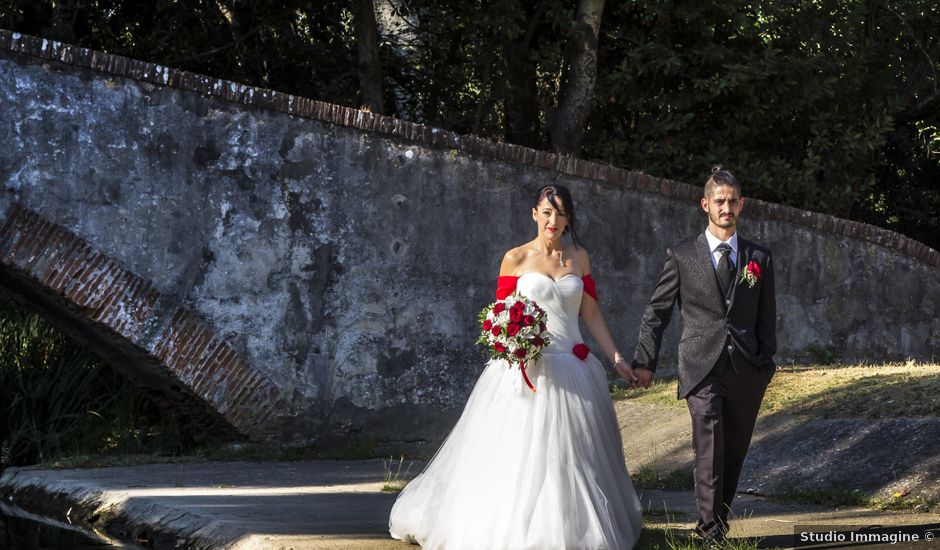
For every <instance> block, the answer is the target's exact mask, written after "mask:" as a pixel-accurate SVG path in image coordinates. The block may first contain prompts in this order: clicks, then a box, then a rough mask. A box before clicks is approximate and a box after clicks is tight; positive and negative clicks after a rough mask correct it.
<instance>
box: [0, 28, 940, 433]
mask: <svg viewBox="0 0 940 550" xmlns="http://www.w3.org/2000/svg"><path fill="white" fill-rule="evenodd" d="M0 113H2V120H0V142H2V143H3V144H4V147H3V148H2V150H0V182H2V183H3V189H2V191H0V219H3V218H5V217H6V216H7V214H8V213H9V212H10V209H11V205H13V204H14V203H16V204H19V205H22V206H23V207H25V208H28V209H29V210H31V211H34V212H36V213H37V214H38V215H40V216H42V217H43V218H45V219H48V220H50V221H52V222H54V223H56V224H60V225H61V226H62V227H65V228H67V229H68V230H69V231H71V232H73V233H74V234H75V235H77V236H78V237H80V238H81V239H83V240H84V241H86V242H87V243H88V244H89V245H90V246H92V247H94V249H95V250H98V251H100V252H101V253H103V254H105V255H107V256H108V257H109V258H112V259H114V260H116V261H117V262H119V263H120V265H122V266H124V268H126V269H127V270H128V271H129V272H131V273H133V274H136V275H137V276H138V277H140V278H143V279H145V280H148V281H149V282H150V283H151V284H152V285H153V287H154V288H155V289H156V290H157V291H158V292H159V293H160V295H161V296H162V297H164V299H166V300H167V301H170V302H173V303H175V304H177V305H179V306H181V307H184V308H186V309H187V310H191V311H192V312H195V313H196V314H197V315H198V316H199V317H200V318H201V319H203V320H204V321H205V323H206V324H207V325H209V326H211V327H212V328H213V329H214V330H215V332H216V334H218V336H219V337H220V338H222V339H223V340H224V341H225V342H226V343H227V345H229V346H231V348H232V349H234V350H235V351H236V352H237V353H238V354H239V356H240V357H242V358H244V359H245V361H247V363H248V364H249V365H250V366H251V368H253V369H254V370H256V371H257V372H258V373H260V374H261V375H262V376H263V377H264V378H266V379H267V381H269V382H270V383H271V384H273V385H274V386H276V388H277V391H278V392H279V395H280V397H279V399H281V400H282V401H283V405H282V406H279V408H278V410H277V415H279V416H283V417H285V418H288V417H289V418H294V419H300V420H299V421H298V422H294V423H293V424H292V425H291V428H290V430H288V431H285V432H283V433H284V434H287V433H289V434H291V435H290V437H297V438H301V439H303V438H315V437H317V436H318V435H321V434H325V433H329V434H337V433H361V434H366V433H369V434H381V435H380V436H378V437H379V439H381V440H385V441H391V442H394V441H396V440H413V439H420V438H422V437H425V436H427V435H429V434H430V435H432V436H436V435H439V434H440V433H441V432H442V431H443V430H446V429H447V428H448V427H449V426H450V423H451V422H452V421H453V419H454V418H455V416H454V415H455V413H456V412H457V411H459V407H460V406H461V404H462V402H463V400H464V399H465V397H466V395H467V394H468V393H469V391H470V389H471V387H472V385H473V383H474V381H475V379H476V376H477V375H478V374H479V372H480V370H481V368H482V365H483V355H482V354H481V353H480V352H479V351H478V350H476V349H475V347H474V345H473V340H474V337H475V330H476V327H475V318H476V312H477V311H478V310H479V309H480V308H481V307H482V306H483V305H485V304H486V303H487V302H488V301H490V300H491V299H492V297H493V290H494V284H495V278H496V274H497V271H498V266H499V261H500V258H501V256H502V253H503V251H505V250H506V249H507V248H509V247H511V246H513V245H516V244H519V243H520V242H523V241H525V240H528V239H529V238H531V237H532V236H533V234H534V228H533V226H532V222H531V219H530V216H529V208H530V207H531V204H530V201H531V195H532V193H533V192H534V190H535V189H536V188H537V187H538V186H539V185H540V184H542V183H545V182H559V183H563V184H565V185H567V186H569V187H570V188H571V189H572V191H573V192H574V194H575V197H576V204H577V207H578V216H579V219H580V220H581V227H579V233H580V234H581V235H582V236H583V237H584V240H585V242H586V246H587V247H588V249H589V251H590V252H591V258H592V268H593V272H594V274H595V277H596V278H597V279H598V281H599V286H600V293H601V303H602V306H603V308H604V311H605V315H606V317H607V319H608V322H609V323H610V325H611V328H612V330H613V333H614V335H615V337H616V339H617V341H618V342H620V346H621V349H622V350H623V351H624V352H625V353H631V352H632V346H633V345H634V342H635V337H636V331H637V326H638V322H639V319H640V316H641V314H642V310H643V307H644V306H645V304H646V300H647V299H648V298H649V295H650V293H651V291H652V288H653V285H654V283H655V280H656V277H657V275H658V273H659V270H660V268H661V266H662V260H663V257H664V251H665V249H666V247H667V246H669V245H671V244H674V243H676V242H678V241H680V240H682V239H684V238H686V237H688V236H692V235H694V234H696V233H698V232H700V231H702V230H703V228H704V225H705V222H706V220H705V218H704V215H703V213H702V212H701V211H700V209H699V208H698V207H697V201H696V196H697V193H698V190H697V189H696V188H694V187H690V186H686V185H683V184H679V183H675V182H669V181H665V180H660V179H656V178H651V177H648V176H645V175H643V174H637V173H630V172H626V171H622V170H617V169H613V168H610V167H606V166H600V165H596V164H591V163H586V162H583V161H574V160H571V159H566V158H558V157H556V156H555V155H552V154H549V153H544V152H536V151H531V150H527V149H524V148H520V147H515V146H506V145H502V144H492V143H488V142H483V141H481V140H476V139H472V138H461V137H459V136H455V135H454V134H451V133H448V132H443V131H438V130H434V129H430V128H426V127H423V126H419V125H413V124H408V123H403V122H401V121H392V120H390V119H386V118H383V117H378V116H372V115H369V114H365V113H359V112H357V111H354V110H350V109H344V108H341V107H337V106H330V105H327V104H322V103H318V102H312V101H310V100H304V99H301V98H293V97H291V96H286V95H284V94H277V93H274V92H270V91H264V90H257V89H252V88H247V87H243V86H241V87H240V86H238V85H235V84H231V83H227V82H224V81H216V80H213V79H209V78H206V77H200V76H198V75H192V74H189V73H182V72H179V71H173V70H169V69H165V68H160V67H155V66H153V65H149V64H146V63H141V62H134V61H130V60H126V59H122V58H116V57H113V56H106V55H103V54H100V53H96V52H89V51H87V50H81V49H78V48H73V47H69V46H64V45H61V44H56V43H46V42H45V41H41V40H36V39H31V38H29V37H22V36H18V35H12V34H10V33H0ZM739 176H741V177H742V179H743V180H744V181H745V182H746V180H747V175H746V174H739ZM745 192H746V183H745ZM745 215H746V216H747V215H749V216H750V217H749V218H748V219H747V220H745V221H744V222H742V226H741V233H742V235H745V236H747V237H750V238H752V239H754V240H757V241H759V242H762V243H764V244H766V245H767V246H769V247H770V248H771V249H772V250H773V251H774V252H775V255H776V259H777V263H776V265H777V293H778V305H779V335H780V353H779V358H780V359H782V360H784V361H786V360H788V359H792V358H797V357H799V356H800V355H801V354H804V353H805V352H806V350H807V349H809V348H811V347H812V346H813V345H819V346H821V347H829V348H831V349H832V350H833V351H834V353H835V354H836V355H837V356H838V357H841V358H843V359H846V360H873V361H882V360H887V359H891V360H898V359H907V358H914V359H920V360H934V361H935V360H937V359H938V356H940V353H938V350H940V254H938V253H937V252H935V251H932V250H930V249H929V248H927V247H924V246H923V245H920V244H919V243H916V242H913V241H910V240H908V239H905V238H903V237H901V236H899V235H897V234H894V233H890V232H887V231H883V230H880V229H877V228H873V227H870V226H864V225H861V224H856V223H853V222H847V221H844V220H836V219H834V218H830V217H827V216H819V215H815V214H810V213H805V212H800V211H796V210H793V209H790V208H785V207H781V206H779V205H772V204H767V203H761V202H760V201H751V202H750V203H749V204H748V205H747V206H746V211H745ZM676 332H677V331H676V328H675V327H672V328H671V330H670V337H669V339H668V340H667V342H666V346H665V352H664V356H665V361H666V363H667V364H668V362H670V361H672V360H674V357H675V347H676V342H675V334H676ZM135 345H137V346H138V347H139V346H141V345H144V344H135ZM232 383H233V384H234V383H235V382H234V381H232ZM216 408H218V407H216ZM441 411H446V412H445V414H441ZM325 426H328V427H329V428H328V429H327V430H326V431H323V429H324V427H325Z"/></svg>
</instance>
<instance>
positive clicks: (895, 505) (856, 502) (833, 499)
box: [769, 489, 940, 512]
mask: <svg viewBox="0 0 940 550" xmlns="http://www.w3.org/2000/svg"><path fill="white" fill-rule="evenodd" d="M769 498H770V499H771V500H775V501H777V502H783V503H788V504H821V505H824V506H830V507H836V506H861V507H865V508H870V509H873V510H896V511H906V512H911V511H928V510H932V509H933V508H934V507H936V506H937V505H938V504H940V501H937V500H936V499H930V498H924V497H922V496H917V495H911V494H909V493H906V492H897V493H893V494H891V495H888V496H877V495H870V494H866V493H864V492H862V491H860V490H858V489H855V490H852V491H850V490H847V489H800V490H789V491H787V490H784V491H777V492H775V493H774V494H773V495H770V496H769Z"/></svg>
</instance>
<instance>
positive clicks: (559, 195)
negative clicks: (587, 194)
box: [535, 183, 581, 247]
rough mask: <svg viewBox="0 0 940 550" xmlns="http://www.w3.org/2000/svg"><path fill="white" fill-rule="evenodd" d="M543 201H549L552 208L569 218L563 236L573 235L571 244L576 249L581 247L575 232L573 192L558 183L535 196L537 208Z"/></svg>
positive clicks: (547, 186) (545, 187) (543, 187)
mask: <svg viewBox="0 0 940 550" xmlns="http://www.w3.org/2000/svg"><path fill="white" fill-rule="evenodd" d="M542 199H548V202H550V203H552V206H554V207H555V210H561V211H562V212H564V213H565V214H567V216H568V223H567V224H566V225H565V230H564V231H563V232H562V235H564V234H566V233H569V232H570V233H571V242H573V243H574V246H575V247H580V246H581V239H579V238H578V232H577V231H576V230H575V228H574V225H575V215H574V201H573V200H572V199H571V191H568V188H567V187H565V186H564V185H558V184H557V183H554V184H551V185H543V186H542V188H541V189H539V191H538V193H536V194H535V207H536V208H538V207H539V203H540V202H542ZM558 200H561V207H560V208H559V205H558Z"/></svg>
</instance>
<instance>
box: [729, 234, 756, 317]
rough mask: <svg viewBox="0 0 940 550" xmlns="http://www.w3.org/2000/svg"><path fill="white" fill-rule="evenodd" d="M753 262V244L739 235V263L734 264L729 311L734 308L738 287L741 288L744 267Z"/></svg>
mask: <svg viewBox="0 0 940 550" xmlns="http://www.w3.org/2000/svg"><path fill="white" fill-rule="evenodd" d="M749 261H751V243H749V242H747V241H745V240H744V239H742V238H741V236H740V235H738V261H737V263H735V264H734V277H733V278H732V279H731V280H732V283H731V297H730V298H729V299H730V300H731V304H730V305H729V306H728V309H731V308H732V307H733V306H734V297H735V296H737V294H738V287H739V286H741V273H742V272H743V270H744V266H746V265H747V263H748V262H749Z"/></svg>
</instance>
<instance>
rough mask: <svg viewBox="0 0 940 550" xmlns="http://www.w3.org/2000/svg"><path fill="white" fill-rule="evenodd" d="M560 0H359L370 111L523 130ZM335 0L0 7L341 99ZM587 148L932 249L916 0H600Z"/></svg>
mask: <svg viewBox="0 0 940 550" xmlns="http://www.w3.org/2000/svg"><path fill="white" fill-rule="evenodd" d="M576 8H577V2H576V1H575V0H534V1H531V2H523V1H522V0H466V1H463V2H447V1H443V0H378V1H377V2H376V15H377V19H378V24H379V31H380V41H381V46H380V47H381V62H382V67H383V75H384V76H383V79H384V82H383V89H384V90H385V95H386V98H385V103H386V105H387V106H388V108H386V112H389V113H392V114H393V115H394V116H398V117H401V118H406V119H409V120H414V121H418V122H423V123H427V124H432V125H435V126H441V127H445V128H448V129H452V130H455V131H458V132H461V133H472V134H478V135H482V136H485V137H489V138H493V139H498V140H505V141H510V142H513V143H519V144H523V145H528V146H532V147H539V148H546V147H547V146H548V142H549V140H548V128H549V125H550V124H549V123H550V120H551V117H552V115H553V112H554V109H555V106H556V105H557V104H558V94H559V89H560V87H561V83H562V82H563V81H564V79H565V76H566V71H567V70H568V68H567V67H566V66H565V52H566V43H567V40H568V39H569V37H570V36H571V31H572V28H573V25H574V13H575V11H576ZM351 21H352V15H351V13H350V8H349V3H345V2H344V3H340V2H337V1H335V0H325V1H323V2H301V1H299V0H288V1H285V2H274V1H273V0H194V1H192V2H176V1H171V0H160V1H157V2H135V1H130V0H61V1H55V2H53V1H52V0H6V1H5V2H0V26H2V27H4V28H8V29H13V30H18V31H22V32H25V33H29V34H36V35H40V36H43V37H47V38H53V39H58V40H63V41H66V42H70V43H75V44H79V45H82V46H86V47H91V48H95V49H100V50H103V51H107V52H111V53H117V54H121V55H126V56H130V57H135V58H140V59H146V60H149V61H153V62H157V63H161V64H164V65H170V66H174V67H180V68H183V69H188V70H193V71H197V72H202V73H206V74H210V75H213V76H218V77H222V78H228V79H232V80H236V81H240V82H246V83H249V84H253V85H257V86H264V87H269V88H275V89H278V90H281V91H285V92H289V93H295V94H299V95H303V96H308V97H313V98H317V99H322V100H326V101H331V102H334V103H339V104H344V105H353V106H355V105H358V104H359V103H360V101H361V100H360V98H359V96H360V94H359V90H358V86H359V84H358V80H357V76H356V53H355V44H354V40H355V39H354V33H353V30H352V22H351ZM598 58H599V66H598V80H597V89H596V93H595V96H594V97H595V100H594V107H593V110H592V115H591V117H590V119H589V121H588V128H587V133H586V137H585V142H584V149H583V155H584V156H585V157H587V158H591V159H596V160H600V161H604V162H610V163H612V164H615V165H618V166H623V167H627V168H631V169H635V170H642V171H645V172H648V173H651V174H655V175H658V176H663V177H668V178H672V179H676V180H680V181H687V182H692V183H698V182H701V181H703V180H704V178H705V175H706V174H707V172H708V169H709V167H710V165H711V164H713V163H716V162H720V163H722V164H724V165H726V166H727V167H729V168H730V169H731V170H732V171H733V172H735V173H736V174H737V175H738V177H739V179H740V180H742V181H744V182H745V192H746V194H747V195H748V196H752V197H757V198H761V199H765V200H770V201H775V202H780V203H783V204H788V205H791V206H795V207H798V208H803V209H808V210H813V211H818V212H825V213H830V214H834V215H837V216H841V217H846V218H850V219H855V220H859V221H864V222H869V223H873V224H876V225H880V226H882V227H886V228H890V229H894V230H897V231H900V232H902V233H904V234H906V235H909V236H911V237H913V238H915V239H919V240H921V241H923V242H925V243H927V244H929V245H931V246H933V247H934V248H938V249H940V90H938V84H940V83H938V80H940V79H938V77H937V71H938V65H940V5H938V4H937V2H935V1H934V0H866V1H864V2H862V1H861V0H797V1H789V0H787V1H783V0H728V1H719V0H701V1H699V0H694V1H693V0H627V1H624V2H607V7H606V10H605V13H604V18H603V23H602V27H601V34H600V39H599V51H598Z"/></svg>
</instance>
